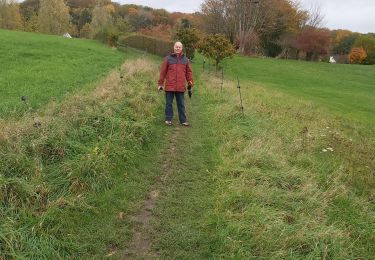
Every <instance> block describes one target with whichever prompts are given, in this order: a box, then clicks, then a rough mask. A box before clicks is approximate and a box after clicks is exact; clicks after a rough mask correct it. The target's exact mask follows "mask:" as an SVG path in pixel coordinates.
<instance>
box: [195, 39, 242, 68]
mask: <svg viewBox="0 0 375 260" xmlns="http://www.w3.org/2000/svg"><path fill="white" fill-rule="evenodd" d="M198 52H199V53H201V54H203V55H204V56H206V57H207V58H209V59H212V60H213V61H214V64H215V67H216V71H217V69H218V66H219V63H220V62H221V61H222V60H223V59H225V58H228V57H232V56H233V55H234V54H235V53H236V50H235V48H234V46H233V44H231V42H230V41H229V40H228V39H227V38H226V37H225V35H222V34H213V35H208V36H206V37H204V38H203V39H202V40H201V42H200V43H199V47H198Z"/></svg>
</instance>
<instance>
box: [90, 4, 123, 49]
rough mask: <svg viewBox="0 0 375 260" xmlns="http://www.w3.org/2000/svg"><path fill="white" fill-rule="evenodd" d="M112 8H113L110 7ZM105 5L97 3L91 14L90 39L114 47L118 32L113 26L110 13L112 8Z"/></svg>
mask: <svg viewBox="0 0 375 260" xmlns="http://www.w3.org/2000/svg"><path fill="white" fill-rule="evenodd" d="M112 7H113V6H112ZM112 7H110V6H109V5H107V4H106V3H100V2H99V3H98V4H97V5H96V6H95V8H94V10H93V12H92V22H91V25H90V28H91V38H94V39H97V40H100V41H102V42H104V43H108V44H110V45H115V44H116V42H117V40H118V36H119V31H118V28H117V27H116V26H115V24H114V19H113V17H112V14H111V12H112V11H114V8H112Z"/></svg>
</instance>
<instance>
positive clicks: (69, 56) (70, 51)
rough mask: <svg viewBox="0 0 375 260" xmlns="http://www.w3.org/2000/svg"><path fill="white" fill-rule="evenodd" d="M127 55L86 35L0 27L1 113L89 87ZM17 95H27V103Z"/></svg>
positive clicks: (14, 112) (16, 111) (19, 111)
mask: <svg viewBox="0 0 375 260" xmlns="http://www.w3.org/2000/svg"><path fill="white" fill-rule="evenodd" d="M130 55H132V54H131V53H123V52H118V51H117V50H114V49H111V48H108V47H106V46H104V45H103V44H100V43H98V42H96V41H91V40H82V39H65V38H63V37H59V36H52V35H40V34H35V33H25V32H14V31H6V30H0V64H1V70H0V96H1V103H0V117H5V116H10V115H19V114H22V113H23V112H24V111H26V110H28V109H29V108H33V109H35V108H39V107H41V106H43V105H45V104H47V103H48V102H49V101H50V100H51V99H56V100H61V99H62V98H63V97H64V95H65V94H67V93H69V92H72V91H76V90H81V89H92V88H93V86H94V83H95V82H96V81H97V80H98V79H100V78H101V77H103V76H104V75H106V74H107V73H108V72H109V70H111V69H113V68H115V67H117V66H119V65H120V64H121V63H122V62H123V60H124V59H125V58H129V56H130ZM21 96H26V97H27V98H28V103H29V104H28V105H25V104H23V103H22V102H21Z"/></svg>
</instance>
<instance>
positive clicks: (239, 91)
mask: <svg viewBox="0 0 375 260" xmlns="http://www.w3.org/2000/svg"><path fill="white" fill-rule="evenodd" d="M237 82H238V85H237V88H238V93H239V94H240V100H241V110H242V116H243V117H245V113H244V109H243V105H242V95H241V86H240V79H239V78H238V76H237Z"/></svg>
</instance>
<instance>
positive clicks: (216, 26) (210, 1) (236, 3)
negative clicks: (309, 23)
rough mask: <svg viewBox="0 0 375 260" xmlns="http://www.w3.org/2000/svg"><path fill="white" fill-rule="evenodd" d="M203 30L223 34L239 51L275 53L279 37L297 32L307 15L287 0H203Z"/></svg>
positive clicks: (273, 54)
mask: <svg viewBox="0 0 375 260" xmlns="http://www.w3.org/2000/svg"><path fill="white" fill-rule="evenodd" d="M202 13H203V14H204V19H205V24H206V25H205V30H206V31H207V32H209V33H222V34H225V35H226V36H227V37H228V38H229V39H230V40H231V41H232V42H233V43H236V45H237V47H238V50H239V52H240V53H242V54H248V53H251V52H253V51H258V50H260V49H264V50H265V51H266V54H269V55H272V56H276V54H277V53H279V52H281V51H282V47H281V46H278V39H279V38H280V37H281V35H283V34H284V33H297V32H298V30H299V28H300V27H301V25H302V24H303V23H304V21H305V20H306V19H307V18H306V12H302V11H301V10H300V9H299V6H298V5H296V4H294V3H293V2H292V1H288V0H229V1H228V0H206V1H205V2H204V3H203V4H202Z"/></svg>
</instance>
